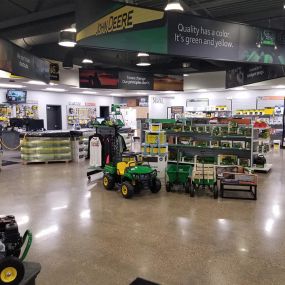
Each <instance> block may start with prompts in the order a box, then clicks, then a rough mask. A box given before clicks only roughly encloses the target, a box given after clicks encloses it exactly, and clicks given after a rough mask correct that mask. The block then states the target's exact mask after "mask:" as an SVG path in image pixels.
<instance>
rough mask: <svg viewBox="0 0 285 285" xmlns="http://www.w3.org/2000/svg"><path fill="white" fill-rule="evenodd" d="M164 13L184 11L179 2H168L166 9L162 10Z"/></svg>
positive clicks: (172, 0)
mask: <svg viewBox="0 0 285 285" xmlns="http://www.w3.org/2000/svg"><path fill="white" fill-rule="evenodd" d="M164 10H165V11H184V8H183V7H182V5H181V3H180V1H179V0H168V3H167V5H166V7H165V8H164Z"/></svg>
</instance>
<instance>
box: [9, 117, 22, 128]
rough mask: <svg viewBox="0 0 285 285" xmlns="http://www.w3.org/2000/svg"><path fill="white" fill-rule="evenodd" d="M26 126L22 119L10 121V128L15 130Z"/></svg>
mask: <svg viewBox="0 0 285 285" xmlns="http://www.w3.org/2000/svg"><path fill="white" fill-rule="evenodd" d="M24 125H25V119H20V118H11V119H10V126H11V127H14V128H23V127H24Z"/></svg>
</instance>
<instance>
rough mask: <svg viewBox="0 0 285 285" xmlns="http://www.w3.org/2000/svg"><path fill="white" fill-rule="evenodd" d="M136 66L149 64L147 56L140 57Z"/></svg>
mask: <svg viewBox="0 0 285 285" xmlns="http://www.w3.org/2000/svg"><path fill="white" fill-rule="evenodd" d="M137 66H141V67H144V66H151V63H150V62H149V60H148V58H146V57H140V61H139V62H138V63H137Z"/></svg>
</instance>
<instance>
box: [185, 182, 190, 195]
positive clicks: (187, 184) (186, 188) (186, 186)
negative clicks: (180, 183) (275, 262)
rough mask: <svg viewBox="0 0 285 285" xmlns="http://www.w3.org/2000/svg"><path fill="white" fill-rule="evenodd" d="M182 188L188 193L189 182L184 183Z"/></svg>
mask: <svg viewBox="0 0 285 285" xmlns="http://www.w3.org/2000/svg"><path fill="white" fill-rule="evenodd" d="M184 189H185V193H187V194H189V193H190V183H189V182H188V181H187V182H186V183H185V186H184Z"/></svg>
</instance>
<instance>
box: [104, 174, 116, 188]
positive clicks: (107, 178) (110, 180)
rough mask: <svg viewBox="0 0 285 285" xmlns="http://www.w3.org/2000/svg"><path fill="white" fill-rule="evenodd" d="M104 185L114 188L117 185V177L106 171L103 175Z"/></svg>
mask: <svg viewBox="0 0 285 285" xmlns="http://www.w3.org/2000/svg"><path fill="white" fill-rule="evenodd" d="M103 185H104V187H105V189H106V190H112V189H114V187H115V179H114V177H113V176H112V175H110V174H108V173H105V174H104V177H103Z"/></svg>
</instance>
